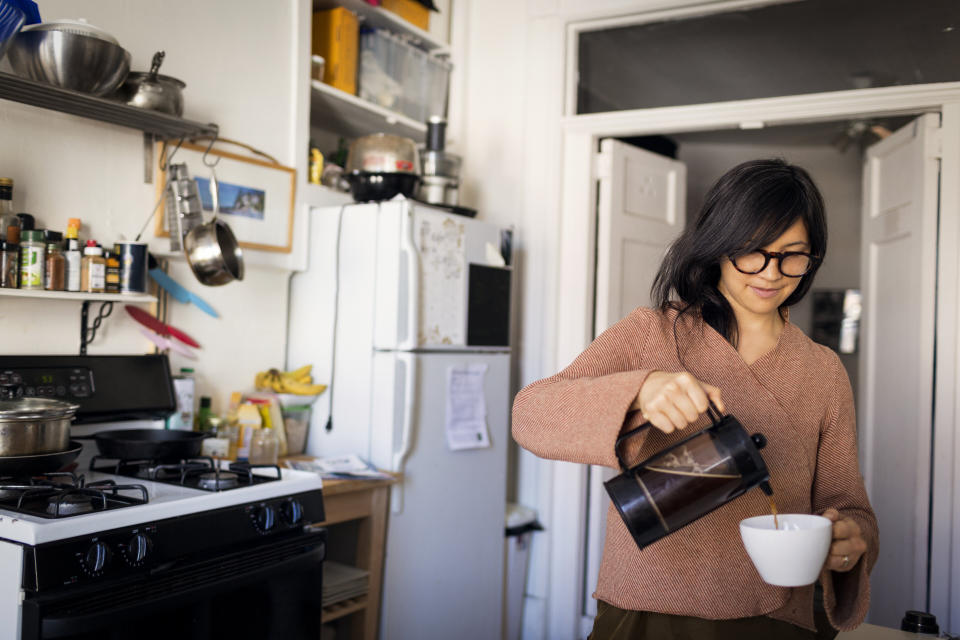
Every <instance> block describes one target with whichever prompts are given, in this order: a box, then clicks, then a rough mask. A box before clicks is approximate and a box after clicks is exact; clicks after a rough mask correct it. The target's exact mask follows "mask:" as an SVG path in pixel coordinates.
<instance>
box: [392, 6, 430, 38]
mask: <svg viewBox="0 0 960 640" xmlns="http://www.w3.org/2000/svg"><path fill="white" fill-rule="evenodd" d="M380 6H382V7H383V8H384V9H386V10H387V11H389V12H390V13H395V14H397V15H398V16H400V17H401V18H403V19H404V20H406V21H407V22H409V23H410V24H412V25H414V26H416V27H420V28H421V29H423V30H424V31H427V30H429V29H430V10H429V9H427V8H426V7H425V6H423V5H422V4H420V3H419V2H415V1H414V0H383V1H382V2H381V3H380Z"/></svg>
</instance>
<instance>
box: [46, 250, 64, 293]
mask: <svg viewBox="0 0 960 640" xmlns="http://www.w3.org/2000/svg"><path fill="white" fill-rule="evenodd" d="M66 284H67V259H66V258H65V257H64V255H63V252H62V251H61V250H60V245H59V244H58V243H56V242H48V243H47V255H46V257H45V259H44V270H43V288H44V289H46V290H47V291H63V290H64V289H66Z"/></svg>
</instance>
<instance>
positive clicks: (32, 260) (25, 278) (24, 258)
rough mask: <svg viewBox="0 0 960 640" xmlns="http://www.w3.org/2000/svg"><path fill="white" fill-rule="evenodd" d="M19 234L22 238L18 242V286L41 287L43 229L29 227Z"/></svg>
mask: <svg viewBox="0 0 960 640" xmlns="http://www.w3.org/2000/svg"><path fill="white" fill-rule="evenodd" d="M20 235H21V239H22V240H23V242H21V243H20V288H21V289H43V267H44V253H45V245H44V242H43V230H42V229H31V230H29V231H23V232H22V233H21V234H20Z"/></svg>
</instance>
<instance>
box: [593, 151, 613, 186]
mask: <svg viewBox="0 0 960 640" xmlns="http://www.w3.org/2000/svg"><path fill="white" fill-rule="evenodd" d="M593 170H594V172H595V173H596V175H597V179H598V180H603V179H604V178H612V177H613V154H612V153H598V154H597V155H595V156H594V157H593Z"/></svg>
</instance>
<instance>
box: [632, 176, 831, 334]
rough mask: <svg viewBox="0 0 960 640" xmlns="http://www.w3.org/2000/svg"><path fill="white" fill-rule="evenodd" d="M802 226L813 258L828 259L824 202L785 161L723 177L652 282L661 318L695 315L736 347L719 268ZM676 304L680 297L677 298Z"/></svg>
mask: <svg viewBox="0 0 960 640" xmlns="http://www.w3.org/2000/svg"><path fill="white" fill-rule="evenodd" d="M798 219H799V220H803V223H804V225H805V226H806V228H807V234H808V235H809V238H810V253H811V254H813V255H814V256H819V257H820V258H823V257H824V256H825V255H826V251H827V222H826V216H825V213H824V206H823V197H822V196H821V195H820V191H819V190H818V189H817V187H816V185H815V184H814V183H813V180H812V179H811V178H810V175H809V174H808V173H807V172H806V171H804V170H803V169H801V168H800V167H797V166H794V165H791V164H788V163H787V162H785V161H783V160H780V159H770V160H751V161H750V162H744V163H743V164H740V165H737V166H736V167H734V168H733V169H731V170H730V171H728V172H727V173H725V174H724V175H723V176H722V177H721V178H720V179H719V180H717V182H716V183H715V184H714V185H713V186H712V187H711V188H710V191H708V192H707V195H706V198H705V200H704V203H703V208H702V209H701V210H700V214H699V215H698V216H697V220H696V223H694V224H693V225H691V226H688V227H687V228H686V230H685V231H684V232H683V234H681V236H680V237H679V238H677V240H676V241H674V243H673V244H672V245H671V246H670V249H669V250H668V251H667V254H666V256H665V257H664V259H663V263H661V265H660V270H659V271H658V272H657V276H656V278H655V279H654V281H653V288H652V290H651V298H652V300H653V302H654V304H655V305H656V306H657V307H659V308H660V309H661V310H663V311H666V310H668V309H670V308H677V309H679V310H680V313H679V314H678V316H677V320H679V319H680V317H681V316H682V315H683V314H684V313H686V312H688V311H692V312H694V313H696V314H698V315H699V316H700V317H701V318H702V319H703V320H704V321H705V322H706V323H707V324H709V325H710V326H711V327H713V328H714V329H715V330H716V331H717V332H718V333H719V334H720V335H722V336H723V337H724V338H726V339H727V341H728V342H730V343H731V344H732V345H733V346H735V347H736V346H737V343H738V341H739V332H738V330H737V320H736V317H735V316H734V314H733V309H732V308H731V307H730V303H729V302H727V299H726V298H725V297H724V296H723V294H722V293H720V291H719V290H718V289H717V284H718V283H719V281H720V265H721V264H722V263H723V261H724V260H726V259H728V258H729V256H731V255H737V254H740V253H743V252H745V251H750V250H753V249H759V248H761V247H764V246H766V245H768V244H770V243H771V242H773V241H774V240H776V239H777V238H779V237H780V236H781V235H783V233H784V232H785V231H786V230H787V229H788V228H790V226H791V225H792V224H793V223H794V222H796V221H797V220H798ZM818 267H819V262H817V263H815V266H814V268H813V269H812V270H811V271H810V272H809V273H807V274H806V275H805V276H803V277H802V278H801V279H800V284H799V285H798V286H797V288H796V289H795V290H794V291H793V293H792V294H790V297H789V298H787V299H786V300H785V301H784V302H783V304H782V305H781V306H780V313H781V315H783V314H784V308H785V307H789V306H791V305H794V304H796V303H797V302H799V301H800V300H801V299H803V296H804V295H806V293H807V291H809V290H810V285H811V284H812V283H813V277H814V275H816V272H817V268H818ZM674 296H675V297H674Z"/></svg>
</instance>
